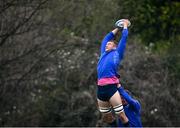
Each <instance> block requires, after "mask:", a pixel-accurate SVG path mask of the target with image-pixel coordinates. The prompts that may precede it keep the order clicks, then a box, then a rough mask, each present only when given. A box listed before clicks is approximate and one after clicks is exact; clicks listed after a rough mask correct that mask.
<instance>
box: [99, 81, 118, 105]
mask: <svg viewBox="0 0 180 128" xmlns="http://www.w3.org/2000/svg"><path fill="white" fill-rule="evenodd" d="M116 91H117V84H108V85H105V86H98V88H97V98H98V99H99V100H102V101H109V99H110V98H111V97H112V96H113V95H114V94H115V93H116Z"/></svg>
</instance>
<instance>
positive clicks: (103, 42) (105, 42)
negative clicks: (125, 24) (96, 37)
mask: <svg viewBox="0 0 180 128" xmlns="http://www.w3.org/2000/svg"><path fill="white" fill-rule="evenodd" d="M113 38H114V34H113V33H112V32H110V33H108V34H107V35H106V36H105V37H104V39H103V41H102V43H101V54H102V53H104V52H105V48H106V44H107V42H108V41H110V40H112V39H113Z"/></svg>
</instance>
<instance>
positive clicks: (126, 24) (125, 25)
mask: <svg viewBox="0 0 180 128" xmlns="http://www.w3.org/2000/svg"><path fill="white" fill-rule="evenodd" d="M128 23H129V20H127V19H124V24H123V25H124V27H126V28H127V27H128Z"/></svg>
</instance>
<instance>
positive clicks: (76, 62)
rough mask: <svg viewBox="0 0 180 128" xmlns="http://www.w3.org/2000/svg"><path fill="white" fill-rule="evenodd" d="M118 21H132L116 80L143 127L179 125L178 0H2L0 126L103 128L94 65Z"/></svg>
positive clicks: (0, 12) (0, 9)
mask: <svg viewBox="0 0 180 128" xmlns="http://www.w3.org/2000/svg"><path fill="white" fill-rule="evenodd" d="M121 18H127V19H129V20H130V21H131V23H132V25H131V27H130V28H129V37H128V42H127V47H126V52H125V57H124V60H123V62H122V63H121V67H120V70H119V72H120V74H121V82H122V84H123V86H124V88H126V89H129V90H130V91H131V92H132V94H133V95H134V97H135V98H137V99H138V100H139V101H140V103H141V105H142V123H143V126H180V31H179V30H180V2H178V0H136V1H135V0H0V126H1V127H2V126H88V127H93V126H107V125H106V124H104V123H103V122H102V120H101V115H100V113H99V111H98V109H97V104H96V81H97V71H96V66H97V62H98V58H99V54H100V51H99V48H100V45H101V40H102V39H103V37H104V36H105V34H106V33H108V32H110V31H111V30H112V29H113V28H114V23H115V21H116V20H118V19H121ZM120 36H121V33H119V36H118V37H117V40H118V39H119V37H120Z"/></svg>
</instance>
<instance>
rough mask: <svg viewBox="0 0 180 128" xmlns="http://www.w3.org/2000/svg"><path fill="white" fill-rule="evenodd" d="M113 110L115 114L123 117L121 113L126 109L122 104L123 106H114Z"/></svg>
mask: <svg viewBox="0 0 180 128" xmlns="http://www.w3.org/2000/svg"><path fill="white" fill-rule="evenodd" d="M113 109H114V112H115V113H116V114H117V115H119V114H120V115H121V113H123V112H124V108H123V105H122V104H121V105H117V106H114V107H113Z"/></svg>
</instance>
